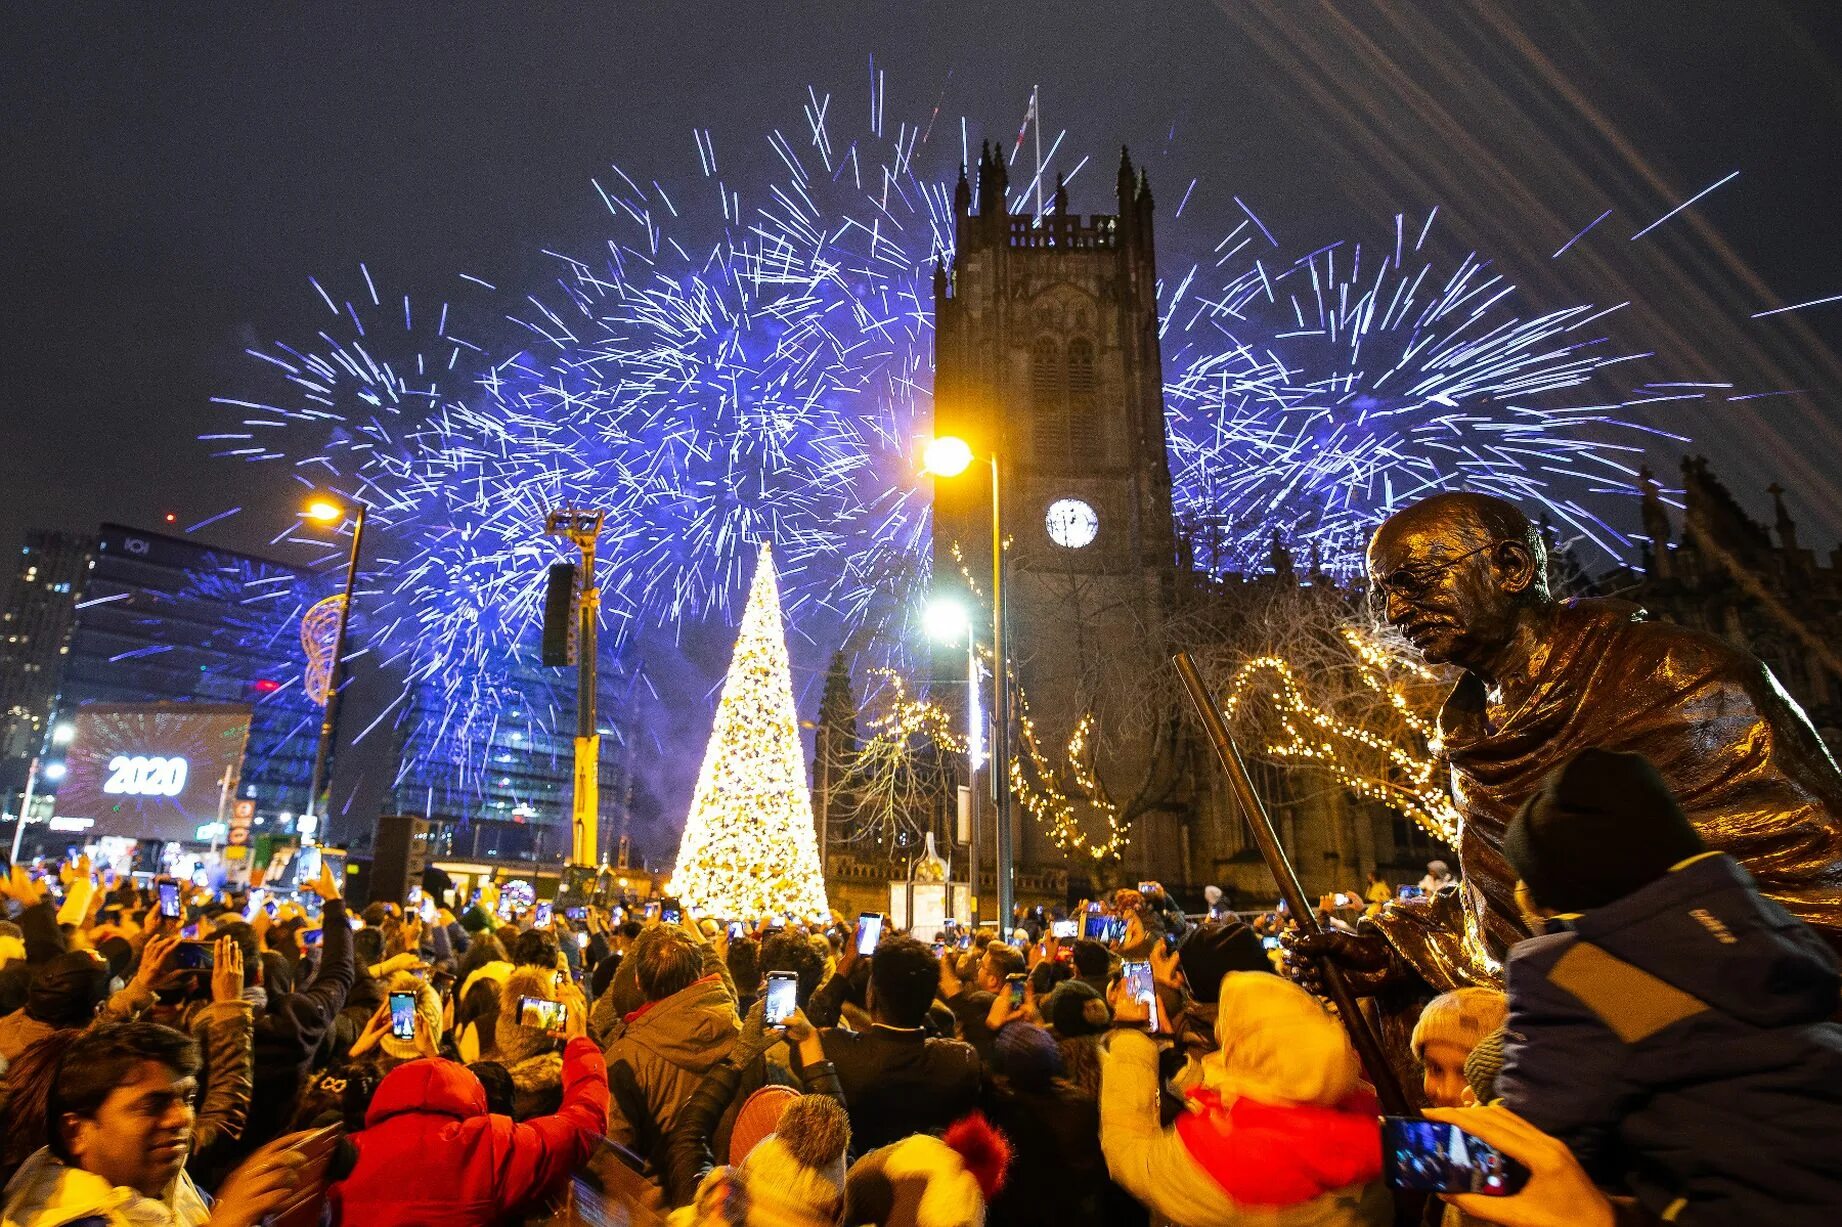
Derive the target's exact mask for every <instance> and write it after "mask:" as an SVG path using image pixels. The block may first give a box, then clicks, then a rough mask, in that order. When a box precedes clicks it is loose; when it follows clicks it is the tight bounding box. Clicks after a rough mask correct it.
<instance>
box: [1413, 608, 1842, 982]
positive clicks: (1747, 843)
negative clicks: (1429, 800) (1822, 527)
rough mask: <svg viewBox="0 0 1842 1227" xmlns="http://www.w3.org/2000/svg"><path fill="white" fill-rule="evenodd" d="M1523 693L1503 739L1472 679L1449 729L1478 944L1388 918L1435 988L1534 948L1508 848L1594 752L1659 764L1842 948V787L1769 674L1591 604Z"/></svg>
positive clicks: (1709, 830)
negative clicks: (1513, 948) (1576, 763)
mask: <svg viewBox="0 0 1842 1227" xmlns="http://www.w3.org/2000/svg"><path fill="white" fill-rule="evenodd" d="M1509 689H1510V690H1511V692H1512V693H1513V694H1519V695H1521V699H1520V702H1519V703H1517V705H1516V706H1515V707H1514V709H1513V710H1510V711H1507V712H1500V713H1498V718H1499V719H1500V720H1501V727H1499V728H1494V729H1493V728H1492V727H1491V726H1490V724H1489V721H1488V719H1487V703H1486V700H1485V694H1484V687H1483V684H1482V683H1481V682H1480V681H1479V680H1478V679H1477V678H1476V677H1474V676H1471V675H1466V676H1465V678H1464V679H1463V680H1461V681H1460V682H1459V683H1458V685H1457V686H1456V687H1455V688H1454V689H1453V691H1452V694H1451V695H1450V696H1449V697H1448V698H1447V700H1446V704H1445V708H1444V710H1443V711H1441V712H1440V715H1439V729H1440V735H1441V737H1442V739H1443V741H1444V748H1445V753H1446V756H1447V758H1448V759H1449V761H1450V762H1451V764H1452V791H1453V796H1454V798H1455V800H1456V801H1457V805H1458V812H1459V815H1460V822H1459V832H1458V840H1457V851H1458V858H1459V863H1460V866H1461V869H1462V877H1463V882H1464V886H1463V890H1464V895H1465V898H1464V903H1465V908H1464V911H1465V913H1466V915H1465V918H1464V919H1465V921H1466V923H1465V924H1464V925H1463V928H1464V929H1466V930H1469V931H1470V935H1471V940H1470V941H1466V940H1464V939H1465V934H1464V933H1462V932H1454V930H1453V924H1452V922H1453V919H1454V917H1452V915H1451V913H1450V912H1448V911H1445V909H1439V911H1441V912H1445V914H1444V915H1438V914H1435V913H1434V911H1433V910H1432V909H1423V908H1409V907H1401V906H1398V905H1390V906H1389V907H1388V908H1387V909H1385V912H1384V915H1383V916H1381V917H1379V918H1377V919H1378V926H1379V927H1380V928H1381V930H1382V932H1383V933H1384V934H1385V935H1386V936H1387V937H1388V939H1389V941H1390V943H1391V944H1392V945H1393V946H1394V947H1395V949H1396V950H1397V951H1399V952H1400V953H1401V954H1402V955H1403V956H1405V957H1406V958H1407V959H1408V961H1409V962H1411V963H1413V964H1414V966H1415V968H1416V969H1417V970H1419V971H1420V972H1421V974H1422V975H1424V976H1425V977H1426V978H1427V980H1428V982H1429V983H1430V984H1432V985H1433V987H1435V988H1438V989H1441V990H1444V989H1449V988H1453V987H1457V986H1458V985H1460V984H1469V983H1491V982H1492V981H1493V980H1495V979H1496V978H1497V977H1496V975H1495V968H1494V967H1492V966H1491V962H1492V961H1493V960H1496V959H1501V958H1502V957H1503V955H1504V953H1505V952H1506V951H1507V950H1508V948H1509V946H1510V945H1512V944H1513V943H1515V942H1517V941H1520V940H1521V939H1522V938H1523V937H1525V936H1527V933H1526V931H1525V930H1524V928H1523V925H1522V922H1521V919H1520V917H1519V915H1518V913H1517V910H1516V904H1515V898H1514V891H1515V885H1516V873H1515V871H1514V870H1513V869H1511V868H1510V867H1509V864H1508V862H1506V861H1505V860H1504V859H1503V853H1502V847H1503V835H1504V832H1505V831H1506V830H1507V829H1508V827H1509V821H1510V819H1511V818H1513V817H1514V816H1515V814H1516V811H1517V810H1518V809H1519V808H1520V807H1521V805H1522V803H1523V801H1525V800H1526V799H1527V798H1528V797H1529V795H1530V794H1531V793H1533V792H1534V791H1535V790H1536V788H1537V787H1538V786H1539V785H1540V784H1541V781H1542V779H1543V778H1544V777H1545V776H1546V775H1547V774H1548V773H1549V772H1550V771H1552V770H1554V769H1555V768H1556V767H1558V766H1560V765H1561V764H1562V763H1563V762H1565V761H1566V759H1567V758H1568V757H1569V756H1571V755H1572V754H1574V753H1575V752H1577V751H1579V750H1583V749H1586V748H1587V747H1589V746H1603V747H1605V748H1607V749H1611V750H1622V751H1627V752H1631V753H1636V754H1642V755H1643V756H1644V757H1645V758H1647V759H1649V760H1650V761H1651V762H1652V763H1653V764H1655V766H1656V768H1657V770H1658V771H1659V772H1661V773H1662V776H1663V778H1664V779H1665V780H1667V781H1669V785H1670V787H1671V788H1672V789H1673V790H1674V791H1675V794H1676V800H1677V802H1678V803H1679V804H1680V805H1681V806H1682V808H1683V811H1684V812H1685V813H1687V815H1688V817H1689V820H1690V821H1691V822H1693V823H1694V824H1695V829H1696V830H1697V831H1699V832H1700V833H1701V837H1702V839H1703V840H1705V841H1706V842H1707V845H1708V846H1709V847H1710V848H1713V849H1717V850H1719V851H1722V852H1727V853H1731V854H1732V855H1733V856H1734V857H1735V858H1737V859H1738V860H1739V861H1740V862H1741V863H1742V864H1744V865H1745V866H1746V868H1747V869H1748V870H1749V871H1750V872H1751V873H1752V875H1753V877H1754V878H1756V879H1758V883H1759V889H1760V890H1761V891H1762V892H1763V893H1765V894H1767V895H1769V896H1771V897H1772V898H1773V899H1776V900H1777V901H1778V902H1779V903H1780V904H1782V905H1783V906H1784V907H1785V909H1786V910H1788V911H1789V912H1790V913H1791V914H1792V915H1794V916H1796V917H1798V918H1799V919H1801V920H1803V921H1805V922H1806V923H1808V924H1811V925H1813V926H1815V927H1816V928H1817V929H1818V930H1819V931H1821V932H1822V933H1823V935H1824V936H1825V937H1827V938H1828V939H1829V940H1830V942H1831V943H1833V944H1836V945H1837V946H1838V948H1842V773H1839V772H1838V771H1837V769H1836V764H1835V761H1834V760H1833V759H1832V758H1831V757H1830V755H1829V751H1828V750H1827V749H1826V748H1825V747H1824V745H1823V743H1822V741H1821V740H1820V739H1819V738H1818V737H1817V734H1816V730H1815V729H1814V728H1812V727H1811V724H1810V720H1809V718H1808V717H1806V716H1805V715H1804V713H1803V709H1802V708H1800V707H1798V705H1797V703H1796V701H1795V700H1793V699H1792V698H1791V696H1790V695H1788V694H1786V693H1785V691H1784V689H1783V687H1781V686H1780V685H1779V684H1778V680H1777V679H1776V678H1774V677H1773V676H1772V674H1771V671H1770V670H1769V669H1767V668H1766V667H1765V665H1764V664H1762V663H1761V662H1760V661H1759V660H1757V659H1756V658H1754V657H1753V656H1752V655H1750V654H1749V653H1746V652H1744V651H1741V650H1740V649H1738V648H1735V647H1733V646H1732V645H1730V644H1728V643H1727V642H1725V641H1724V640H1721V639H1717V638H1715V637H1714V636H1712V635H1708V634H1704V633H1702V632H1700V631H1693V630H1688V629H1686V628H1684V627H1680V626H1676V625H1674V624H1672V623H1667V622H1650V621H1647V620H1646V619H1645V616H1644V612H1643V610H1641V609H1639V608H1638V607H1637V606H1636V605H1632V604H1630V603H1628V602H1625V601H1615V600H1597V599H1582V600H1577V601H1573V602H1569V603H1568V604H1566V605H1563V606H1562V607H1561V609H1560V610H1559V613H1558V615H1557V616H1556V618H1555V623H1554V634H1553V637H1552V639H1551V640H1550V641H1549V642H1548V643H1547V644H1546V645H1544V647H1543V648H1542V650H1540V651H1538V652H1537V654H1536V656H1535V658H1534V659H1533V660H1532V661H1531V662H1530V666H1529V677H1528V679H1527V680H1526V683H1525V684H1523V685H1519V686H1514V687H1511V688H1509ZM1481 956H1488V957H1481Z"/></svg>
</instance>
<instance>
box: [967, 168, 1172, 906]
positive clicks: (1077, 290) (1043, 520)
mask: <svg viewBox="0 0 1842 1227" xmlns="http://www.w3.org/2000/svg"><path fill="white" fill-rule="evenodd" d="M1007 189H1008V177H1007V173H1006V170H1005V166H1004V161H1003V158H1002V157H1001V156H999V155H998V154H995V153H993V152H991V151H989V150H987V151H985V152H984V153H982V155H981V157H980V159H979V165H978V167H977V170H976V182H974V181H972V180H969V179H968V178H967V176H966V174H965V173H964V172H963V171H962V173H961V176H960V181H959V184H958V187H957V191H956V193H955V200H954V206H955V207H954V221H955V225H954V238H955V249H954V253H953V260H952V264H951V266H950V267H947V266H944V265H943V266H941V267H939V268H938V269H937V270H936V274H935V285H934V299H935V330H936V331H935V373H934V429H935V433H936V434H938V435H957V436H961V437H963V438H965V439H967V440H968V441H969V442H970V443H971V444H972V446H973V447H974V449H975V450H976V451H978V452H980V453H981V454H987V455H995V456H996V457H997V463H998V468H999V476H1000V479H1001V480H1000V488H1001V491H1002V496H1001V497H1002V515H1003V521H1004V531H1005V536H1006V538H1007V548H1006V551H1005V554H1006V568H1007V578H1006V604H1007V605H1008V609H1009V619H1008V630H1007V635H1008V643H1007V649H1008V652H1007V655H1008V657H1009V660H1010V664H1011V668H1012V671H1013V674H1014V677H1015V681H1016V686H1017V688H1018V690H1019V691H1020V692H1021V695H1022V698H1023V701H1024V702H1025V703H1027V706H1028V712H1029V719H1030V723H1031V726H1032V728H1033V730H1034V731H1035V733H1036V735H1037V737H1038V738H1039V740H1040V741H1041V743H1042V744H1043V745H1044V746H1045V747H1054V749H1055V751H1057V752H1059V751H1060V749H1061V747H1063V746H1065V745H1066V743H1067V741H1068V739H1069V737H1070V735H1071V733H1072V732H1073V731H1074V729H1075V726H1076V724H1077V722H1078V721H1079V720H1080V719H1081V717H1082V716H1083V715H1086V714H1088V713H1093V714H1094V715H1095V716H1096V718H1097V722H1096V725H1095V727H1096V729H1098V730H1100V732H1099V737H1098V744H1096V745H1094V746H1093V747H1092V752H1093V758H1092V765H1093V767H1094V769H1095V778H1096V779H1097V780H1098V781H1099V785H1100V789H1101V791H1102V793H1103V794H1104V796H1105V798H1106V800H1107V801H1109V802H1110V803H1111V805H1112V806H1114V807H1117V809H1118V811H1119V813H1120V815H1121V816H1122V818H1129V820H1130V822H1131V824H1132V826H1133V828H1134V829H1135V834H1134V835H1133V837H1132V842H1131V844H1130V845H1129V846H1128V847H1127V848H1126V849H1125V851H1124V862H1125V864H1126V865H1127V866H1132V867H1136V868H1137V869H1138V871H1140V872H1143V873H1146V874H1150V875H1153V876H1163V877H1169V878H1172V879H1178V878H1180V877H1181V876H1182V864H1181V859H1182V855H1183V836H1184V829H1185V819H1186V817H1187V815H1188V812H1189V809H1190V807H1191V806H1192V804H1193V802H1194V799H1193V798H1191V797H1188V796H1186V795H1185V790H1186V788H1188V787H1189V783H1188V781H1189V780H1191V779H1193V777H1194V773H1193V772H1186V771H1184V770H1182V766H1183V762H1184V759H1185V750H1184V747H1183V745H1182V739H1181V737H1180V735H1179V734H1178V731H1177V728H1176V725H1175V722H1174V718H1173V717H1174V708H1172V707H1171V706H1170V705H1168V704H1166V705H1163V706H1162V709H1161V710H1159V711H1128V710H1124V709H1123V705H1124V704H1126V703H1128V702H1129V701H1131V700H1130V699H1129V698H1128V696H1142V693H1143V687H1142V685H1141V684H1140V683H1142V681H1143V680H1144V679H1145V678H1147V677H1149V676H1150V675H1152V674H1153V673H1155V672H1156V671H1157V670H1158V669H1159V668H1160V667H1162V666H1163V665H1164V663H1165V658H1166V652H1165V647H1166V644H1165V643H1164V635H1163V631H1164V625H1165V621H1166V618H1167V616H1168V612H1169V610H1170V607H1171V604H1172V601H1173V600H1174V599H1175V593H1176V589H1177V586H1178V579H1179V570H1178V558H1177V541H1176V532H1175V526H1174V523H1173V516H1172V500H1171V479H1170V467H1169V461H1168V458H1167V454H1166V450H1165V436H1164V405H1163V372H1162V365H1161V357H1160V353H1159V343H1158V314H1157V261H1156V255H1155V251H1154V246H1153V227H1152V214H1153V203H1152V196H1151V188H1150V185H1149V183H1148V182H1147V180H1146V178H1145V176H1144V175H1143V174H1142V173H1138V172H1135V171H1134V169H1133V166H1132V163H1131V161H1130V159H1129V157H1127V156H1126V155H1125V153H1124V152H1123V151H1122V153H1121V158H1120V165H1119V171H1118V176H1117V205H1118V212H1117V213H1115V214H1112V215H1098V216H1088V217H1082V216H1076V215H1073V214H1071V213H1069V211H1068V195H1067V190H1066V188H1065V187H1063V186H1062V185H1061V184H1060V183H1058V184H1057V187H1056V192H1055V198H1054V211H1053V212H1052V213H1051V214H1049V215H1046V216H1043V217H1040V218H1039V217H1036V216H1034V215H1031V214H1026V213H1011V212H1009V211H1008V209H1007V207H1006V192H1007ZM983 472H984V470H983V469H982V468H974V469H973V470H971V471H970V472H969V473H967V474H966V475H963V476H961V477H958V478H955V479H951V480H947V479H941V480H938V481H936V483H935V496H934V575H935V583H936V586H943V585H946V584H950V583H951V582H952V581H953V580H954V578H955V577H957V576H959V575H961V574H962V570H963V573H964V574H966V575H967V576H968V577H969V578H970V581H971V586H973V587H976V588H977V589H978V590H979V592H980V594H981V597H984V596H986V595H988V594H987V593H986V591H985V590H986V589H987V588H988V587H989V583H990V577H991V549H992V545H991V514H992V502H991V492H990V486H989V482H988V479H983V478H982V474H983ZM963 659H964V658H963V656H962V657H960V658H959V662H958V669H959V671H960V675H962V676H963V671H964V663H963ZM943 672H944V671H943ZM945 675H946V676H951V674H945ZM962 689H963V688H962ZM1022 809H1023V807H1022V806H1014V807H1013V810H1014V813H1013V823H1014V828H1015V829H1014V832H1013V839H1014V841H1015V844H1014V846H1015V848H1016V849H1017V859H1018V863H1019V868H1020V871H1027V870H1028V869H1029V868H1030V867H1031V866H1036V865H1043V864H1048V863H1061V862H1063V860H1064V856H1063V853H1064V851H1065V849H1064V848H1061V847H1058V846H1057V845H1056V842H1055V841H1054V840H1053V839H1052V838H1051V837H1050V831H1049V829H1048V828H1047V827H1045V825H1044V824H1042V823H1039V822H1036V821H1030V820H1027V819H1025V818H1024V816H1023V814H1022ZM1106 812H1107V811H1106V809H1105V808H1104V807H1098V806H1084V807H1078V808H1077V811H1076V813H1075V815H1074V820H1075V821H1076V822H1077V823H1081V824H1083V830H1084V831H1085V833H1086V835H1087V836H1088V837H1090V838H1095V839H1104V837H1105V832H1104V830H1099V829H1091V830H1090V829H1087V828H1088V827H1089V826H1093V825H1096V824H1099V825H1104V823H1105V821H1106ZM1089 863H1090V864H1091V863H1092V862H1091V860H1090V862H1089Z"/></svg>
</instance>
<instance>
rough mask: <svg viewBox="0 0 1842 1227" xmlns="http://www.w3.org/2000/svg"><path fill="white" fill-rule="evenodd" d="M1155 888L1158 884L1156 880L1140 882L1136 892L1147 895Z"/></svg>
mask: <svg viewBox="0 0 1842 1227" xmlns="http://www.w3.org/2000/svg"><path fill="white" fill-rule="evenodd" d="M1157 888H1158V884H1157V883H1156V882H1140V883H1139V884H1138V893H1139V894H1141V895H1149V894H1150V893H1151V892H1152V891H1154V890H1156V889H1157Z"/></svg>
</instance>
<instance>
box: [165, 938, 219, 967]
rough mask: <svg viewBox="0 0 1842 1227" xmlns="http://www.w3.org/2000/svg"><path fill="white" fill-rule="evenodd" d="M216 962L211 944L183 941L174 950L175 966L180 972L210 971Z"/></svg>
mask: <svg viewBox="0 0 1842 1227" xmlns="http://www.w3.org/2000/svg"><path fill="white" fill-rule="evenodd" d="M216 962H217V957H216V955H215V954H214V953H213V951H212V949H211V943H210V942H199V941H183V942H180V943H179V945H178V946H177V947H176V948H174V950H173V966H174V967H176V968H178V969H179V970H180V971H210V970H211V968H212V967H213V966H215V965H216Z"/></svg>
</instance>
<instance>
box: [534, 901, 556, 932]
mask: <svg viewBox="0 0 1842 1227" xmlns="http://www.w3.org/2000/svg"><path fill="white" fill-rule="evenodd" d="M555 914H556V908H555V905H553V904H552V903H551V902H550V901H549V900H548V899H546V900H544V901H543V902H542V903H540V904H538V905H537V921H536V923H537V927H538V928H540V929H548V928H549V927H550V918H551V917H552V916H554V915H555Z"/></svg>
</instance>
